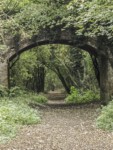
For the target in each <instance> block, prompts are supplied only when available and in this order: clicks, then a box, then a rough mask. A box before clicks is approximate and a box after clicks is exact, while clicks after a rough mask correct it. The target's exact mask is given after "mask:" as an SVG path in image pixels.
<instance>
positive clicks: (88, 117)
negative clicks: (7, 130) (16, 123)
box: [0, 104, 113, 150]
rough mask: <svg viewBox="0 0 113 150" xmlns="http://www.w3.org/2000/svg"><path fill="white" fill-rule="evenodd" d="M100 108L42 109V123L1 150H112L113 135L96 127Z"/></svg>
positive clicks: (23, 130)
mask: <svg viewBox="0 0 113 150" xmlns="http://www.w3.org/2000/svg"><path fill="white" fill-rule="evenodd" d="M98 107H99V106H98V105H97V104H93V105H92V104H91V105H85V106H76V107H75V106H68V107H61V108H60V107H56V108H54V109H53V108H43V109H42V110H41V116H42V122H41V124H38V125H34V126H25V127H23V129H22V130H21V131H20V133H19V134H18V136H17V137H16V138H15V139H13V140H12V141H10V142H9V143H7V144H5V145H1V146H0V150H113V133H109V132H104V131H102V130H100V129H97V128H96V126H95V119H96V117H97V116H98V113H99V112H100V111H99V109H98Z"/></svg>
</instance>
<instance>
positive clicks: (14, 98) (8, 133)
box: [0, 87, 47, 142]
mask: <svg viewBox="0 0 113 150" xmlns="http://www.w3.org/2000/svg"><path fill="white" fill-rule="evenodd" d="M0 96H1V97H0V142H6V141H8V140H9V139H10V138H12V137H14V136H15V135H16V133H17V132H18V129H19V128H20V127H21V126H22V125H30V124H37V123H39V122H40V115H39V112H38V111H37V110H34V109H33V108H31V107H30V105H29V104H30V103H31V102H32V103H35V104H36V103H46V102H47V99H46V98H45V97H44V96H43V95H37V94H34V93H28V92H26V91H23V90H20V89H19V88H18V87H15V88H12V89H10V90H7V89H6V88H4V87H1V88H0Z"/></svg>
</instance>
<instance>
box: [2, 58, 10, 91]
mask: <svg viewBox="0 0 113 150" xmlns="http://www.w3.org/2000/svg"><path fill="white" fill-rule="evenodd" d="M8 76H9V75H8V62H7V60H4V58H1V57H0V85H2V86H5V87H7V88H8V87H9V78H8Z"/></svg>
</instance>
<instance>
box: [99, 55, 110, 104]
mask: <svg viewBox="0 0 113 150" xmlns="http://www.w3.org/2000/svg"><path fill="white" fill-rule="evenodd" d="M112 94H113V68H112V67H111V64H110V62H109V59H108V58H106V57H105V56H100V96H101V100H102V102H103V104H107V103H108V102H109V101H110V100H111V96H112Z"/></svg>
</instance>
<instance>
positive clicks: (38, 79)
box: [35, 67, 45, 93]
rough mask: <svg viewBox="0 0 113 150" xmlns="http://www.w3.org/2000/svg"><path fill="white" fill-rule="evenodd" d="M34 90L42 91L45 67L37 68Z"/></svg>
mask: <svg viewBox="0 0 113 150" xmlns="http://www.w3.org/2000/svg"><path fill="white" fill-rule="evenodd" d="M35 79H36V91H37V93H39V92H44V83H45V69H44V67H39V68H38V69H37V74H36V78H35Z"/></svg>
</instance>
